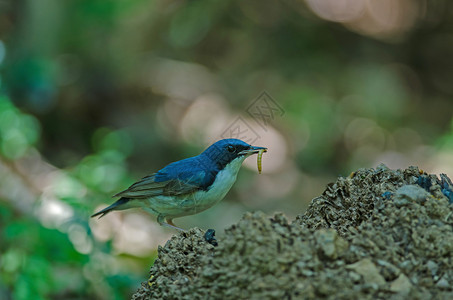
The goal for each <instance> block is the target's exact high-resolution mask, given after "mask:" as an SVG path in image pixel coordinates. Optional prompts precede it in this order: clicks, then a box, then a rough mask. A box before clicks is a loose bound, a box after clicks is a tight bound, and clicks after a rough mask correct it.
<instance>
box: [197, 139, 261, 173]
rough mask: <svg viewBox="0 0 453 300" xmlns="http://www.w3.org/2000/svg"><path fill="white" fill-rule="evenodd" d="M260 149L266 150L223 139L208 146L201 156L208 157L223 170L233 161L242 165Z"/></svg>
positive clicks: (234, 140) (238, 141)
mask: <svg viewBox="0 0 453 300" xmlns="http://www.w3.org/2000/svg"><path fill="white" fill-rule="evenodd" d="M262 149H265V150H267V148H265V147H257V146H252V145H249V144H247V143H246V142H244V141H241V140H238V139H223V140H220V141H217V142H215V143H214V144H212V145H211V146H209V148H207V149H206V150H205V151H204V152H203V153H202V154H201V155H203V156H205V157H208V158H209V159H210V160H212V161H213V162H215V163H216V164H217V165H218V166H219V167H220V168H221V169H223V168H225V166H227V165H228V164H229V163H231V162H233V161H234V162H238V163H242V162H243V161H244V160H245V159H246V158H247V157H249V156H250V155H252V154H256V153H258V152H259V151H260V150H262Z"/></svg>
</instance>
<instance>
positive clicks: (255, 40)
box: [0, 0, 453, 299]
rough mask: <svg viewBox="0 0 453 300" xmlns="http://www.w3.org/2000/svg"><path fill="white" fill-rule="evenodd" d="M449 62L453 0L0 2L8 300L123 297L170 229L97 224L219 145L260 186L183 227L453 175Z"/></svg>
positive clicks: (248, 184) (141, 223)
mask: <svg viewBox="0 0 453 300" xmlns="http://www.w3.org/2000/svg"><path fill="white" fill-rule="evenodd" d="M452 57H453V3H452V2H451V1H448V0H429V1H428V0H418V1H416V0H414V1H410V0H345V1H336V0H305V1H304V0H287V1H258V0H246V1H243V0H236V1H213V0H198V1H188V0H186V1H184V0H175V1H168V0H160V1H151V0H149V1H145V0H129V1H125V0H66V1H60V0H11V1H8V0H0V179H1V180H0V299H127V298H129V297H130V296H131V294H132V293H133V292H134V290H136V289H137V288H138V286H139V284H140V282H141V281H143V280H144V279H145V278H146V276H147V272H148V269H149V266H150V265H151V264H152V262H153V260H154V259H155V257H156V249H157V246H158V245H163V244H164V243H165V241H166V240H167V239H169V238H170V237H171V235H172V234H174V233H175V232H174V231H173V230H171V229H166V228H162V227H160V226H159V225H157V223H156V222H155V217H154V216H149V215H147V214H145V213H143V212H140V211H126V212H117V213H113V214H109V215H108V216H107V217H105V218H103V219H102V220H90V219H89V216H90V215H91V214H92V213H93V212H94V211H95V210H96V209H100V208H102V207H105V206H106V205H108V204H110V203H111V202H112V201H113V199H111V195H113V194H115V193H117V192H119V191H121V190H123V189H125V188H127V187H128V186H129V185H130V184H132V183H133V182H134V181H135V180H137V179H139V178H141V177H143V176H145V175H147V174H149V173H152V172H153V171H156V170H158V169H159V168H161V167H163V166H165V165H166V164H167V163H169V162H172V161H175V160H179V159H182V158H185V157H188V156H192V155H196V154H198V153H199V152H201V151H202V150H203V149H204V148H205V147H206V146H208V145H209V144H211V143H212V142H214V141H215V140H218V139H220V138H222V137H230V136H231V137H241V138H244V139H246V140H248V141H253V143H254V144H256V145H260V146H267V147H269V152H268V153H266V154H265V155H264V157H263V174H261V175H258V173H257V170H256V160H255V159H256V158H250V159H248V160H247V161H246V163H245V167H244V168H243V170H242V171H241V172H240V174H239V177H238V181H237V183H236V184H235V186H234V187H233V189H232V190H231V191H230V193H229V194H228V195H227V197H226V199H225V200H224V201H222V202H221V203H220V204H219V205H217V206H216V207H213V208H212V209H210V210H208V211H206V212H203V213H201V214H199V215H196V216H189V217H184V218H181V219H177V220H176V224H177V225H179V226H181V227H183V228H190V227H194V226H198V227H201V228H205V229H206V228H214V229H216V230H217V234H218V235H221V234H222V232H223V228H225V227H226V226H228V225H229V224H232V223H234V222H237V221H238V220H239V219H240V217H241V215H242V214H243V213H244V212H245V211H253V210H262V211H264V212H266V213H268V214H273V213H274V212H276V211H282V212H284V213H285V214H286V215H287V216H288V218H289V219H292V218H294V217H295V216H296V215H297V214H298V213H301V212H303V211H304V209H305V208H306V207H307V205H308V203H309V201H310V200H311V199H312V198H313V197H315V196H317V195H320V194H321V193H322V191H323V188H324V186H325V185H326V184H327V183H328V182H330V181H332V180H334V179H335V178H336V177H337V176H338V175H348V174H349V172H351V171H353V170H356V169H357V168H363V167H375V166H376V165H377V164H379V163H380V162H383V163H385V164H387V165H388V166H389V167H391V168H404V167H407V166H409V165H417V166H419V167H420V168H422V169H423V170H425V171H427V172H432V173H440V172H444V173H447V174H450V176H451V175H452V174H453V121H452V111H453V110H452V108H453V59H452ZM264 91H266V93H267V94H264V95H265V97H260V96H262V95H263V94H262V93H263V92H264ZM266 95H267V96H266ZM263 101H264V102H263ZM257 111H258V112H261V113H262V115H261V117H263V116H264V119H263V118H257V115H256V114H254V113H256V112H257ZM258 117H259V115H258ZM263 121H265V124H263Z"/></svg>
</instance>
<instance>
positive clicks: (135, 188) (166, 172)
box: [114, 156, 217, 199]
mask: <svg viewBox="0 0 453 300" xmlns="http://www.w3.org/2000/svg"><path fill="white" fill-rule="evenodd" d="M212 167H213V166H210V165H206V162H205V161H201V160H200V159H199V157H197V156H196V157H191V158H187V159H184V160H180V161H177V162H174V163H171V164H169V165H168V166H166V167H165V168H163V169H162V170H160V171H159V172H157V173H154V174H151V175H149V176H146V177H144V178H142V179H141V180H140V181H138V182H136V183H134V184H133V185H131V186H130V187H129V188H127V189H126V190H124V191H122V192H120V193H118V194H116V195H115V196H114V197H125V198H130V199H145V198H150V197H155V196H160V195H163V196H177V195H183V194H188V193H192V192H195V191H197V190H205V189H207V188H208V187H209V186H210V185H211V184H212V182H214V180H215V176H216V174H217V170H216V169H215V168H212Z"/></svg>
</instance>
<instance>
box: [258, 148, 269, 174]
mask: <svg viewBox="0 0 453 300" xmlns="http://www.w3.org/2000/svg"><path fill="white" fill-rule="evenodd" d="M264 152H267V150H266V149H261V150H260V152H258V158H257V163H258V173H260V174H261V167H262V166H261V160H262V157H263V153H264Z"/></svg>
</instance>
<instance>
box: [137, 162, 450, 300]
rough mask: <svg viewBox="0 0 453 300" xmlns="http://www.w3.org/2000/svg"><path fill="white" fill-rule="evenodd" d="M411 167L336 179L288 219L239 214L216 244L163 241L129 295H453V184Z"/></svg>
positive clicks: (189, 236)
mask: <svg viewBox="0 0 453 300" xmlns="http://www.w3.org/2000/svg"><path fill="white" fill-rule="evenodd" d="M452 188H453V186H451V181H450V180H449V179H448V177H446V176H445V175H443V174H442V176H441V179H440V180H439V179H438V178H437V177H436V176H434V175H427V174H423V172H421V171H419V170H418V169H417V168H415V167H411V168H408V169H406V170H389V169H388V168H387V167H385V166H383V165H381V166H379V167H378V168H377V169H363V170H359V171H357V172H355V173H353V174H351V175H350V176H349V177H346V178H344V177H340V178H338V180H337V181H336V182H335V183H331V184H329V185H328V186H327V189H326V190H325V191H324V193H323V194H322V196H320V197H318V198H315V199H313V201H312V203H311V204H310V206H309V208H308V209H307V211H306V212H305V213H304V214H302V215H299V216H298V217H297V218H296V220H295V221H294V222H293V223H291V224H289V223H288V221H287V220H286V219H285V217H284V216H283V215H281V214H277V215H275V216H274V217H273V218H268V217H266V216H265V215H264V214H262V213H253V214H251V213H248V214H245V215H244V217H243V218H242V220H241V221H239V223H238V224H236V225H233V226H231V227H230V228H229V229H227V230H226V231H225V235H224V236H223V237H222V238H221V239H218V241H217V242H218V246H217V247H215V246H213V245H212V244H210V243H208V242H206V240H205V237H204V234H205V232H204V231H202V230H200V229H196V228H195V229H192V230H190V231H189V232H187V233H181V234H179V235H177V236H174V237H173V238H172V239H171V240H169V241H168V242H167V244H166V245H165V246H164V247H161V248H159V257H158V259H157V260H156V262H155V264H154V266H152V267H151V270H150V275H151V276H150V278H149V280H148V281H146V282H143V283H142V286H141V287H140V289H139V290H138V291H137V292H136V293H135V294H134V295H133V297H132V299H318V298H326V299H343V298H348V299H389V298H390V299H392V298H393V299H453V287H452V284H453V204H452V203H450V202H453V199H451V198H452V197H451V196H452V195H453V192H452Z"/></svg>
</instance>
